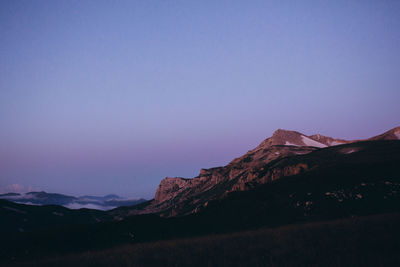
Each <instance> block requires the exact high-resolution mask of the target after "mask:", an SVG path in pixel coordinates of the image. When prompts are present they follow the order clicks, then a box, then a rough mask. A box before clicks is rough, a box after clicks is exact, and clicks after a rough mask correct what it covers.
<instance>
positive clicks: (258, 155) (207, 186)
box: [130, 127, 400, 216]
mask: <svg viewBox="0 0 400 267" xmlns="http://www.w3.org/2000/svg"><path fill="white" fill-rule="evenodd" d="M399 139H400V127H397V128H394V129H392V130H390V131H388V132H386V133H384V134H381V135H378V136H376V137H372V138H370V139H365V140H352V141H348V140H342V139H335V138H332V137H326V136H322V135H319V134H315V135H310V136H307V135H305V134H302V133H299V132H296V131H289V130H283V129H278V130H276V131H275V132H274V133H273V135H272V136H271V137H270V138H267V139H265V140H264V141H263V142H261V143H260V145H258V146H257V147H256V148H254V149H252V150H250V151H248V152H247V153H246V154H244V155H243V156H241V157H239V158H236V159H234V160H232V161H231V162H230V163H229V164H228V165H226V166H223V167H216V168H210V169H202V170H201V171H200V173H199V175H198V176H196V177H194V178H192V179H187V178H182V177H166V178H164V179H163V180H162V181H161V182H160V185H159V186H158V188H157V191H156V194H155V198H154V200H153V201H151V202H149V203H148V205H147V206H146V207H144V208H142V209H139V210H137V209H133V210H131V211H130V215H132V214H142V213H160V214H161V215H163V216H175V215H183V214H187V213H193V212H196V211H197V210H198V208H201V207H204V206H207V204H208V202H209V201H210V200H214V199H218V198H221V197H224V195H226V194H228V193H229V192H232V191H244V190H248V189H251V188H254V187H255V186H257V185H260V184H265V183H268V182H271V181H274V180H276V179H279V178H281V177H284V176H292V175H296V174H299V173H301V172H305V171H308V170H309V169H310V166H308V165H307V164H304V163H302V162H296V164H286V165H279V164H274V163H276V162H279V160H281V159H284V158H289V157H298V156H301V155H306V154H309V153H311V152H313V151H316V150H320V149H327V148H329V147H333V146H340V145H345V144H352V143H354V144H355V143H357V142H362V141H369V140H371V141H375V140H399ZM359 149H360V148H359V146H357V145H354V147H349V146H347V147H345V148H343V149H341V150H340V153H342V154H347V153H354V152H357V151H358V150H359Z"/></svg>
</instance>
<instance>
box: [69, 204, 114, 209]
mask: <svg viewBox="0 0 400 267" xmlns="http://www.w3.org/2000/svg"><path fill="white" fill-rule="evenodd" d="M63 206H64V207H66V208H69V209H73V210H75V209H83V208H86V209H95V210H111V209H114V208H116V207H113V206H101V205H96V204H92V203H90V204H79V203H75V202H74V203H71V204H68V205H63Z"/></svg>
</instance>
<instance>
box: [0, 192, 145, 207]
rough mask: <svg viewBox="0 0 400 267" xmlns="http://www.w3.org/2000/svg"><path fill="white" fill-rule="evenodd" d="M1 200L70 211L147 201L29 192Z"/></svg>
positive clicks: (115, 196) (117, 197)
mask: <svg viewBox="0 0 400 267" xmlns="http://www.w3.org/2000/svg"><path fill="white" fill-rule="evenodd" d="M0 199H6V200H9V201H13V202H16V203H20V204H30V205H61V206H64V207H66V208H70V209H80V208H89V209H98V210H110V209H113V208H116V207H121V206H132V205H136V204H139V203H142V202H145V201H146V200H145V199H123V198H121V197H119V196H117V195H114V194H110V195H106V196H82V197H73V196H68V195H63V194H56V193H47V192H44V191H41V192H29V193H26V194H17V193H7V194H2V195H0Z"/></svg>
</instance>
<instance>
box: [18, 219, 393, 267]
mask: <svg viewBox="0 0 400 267" xmlns="http://www.w3.org/2000/svg"><path fill="white" fill-rule="evenodd" d="M399 226H400V214H399V213H394V214H385V215H375V216H368V217H358V218H349V219H342V220H335V221H330V222H316V223H307V224H300V225H289V226H283V227H279V228H274V229H259V230H254V231H246V232H240V233H233V234H224V235H210V236H204V237H197V238H190V239H177V240H169V241H159V242H152V243H142V244H134V245H126V246H121V247H117V248H112V249H108V250H103V251H93V252H86V253H82V254H74V255H64V256H58V257H56V258H50V259H42V260H36V261H35V262H28V263H19V264H16V265H18V266H58V267H62V266H400V265H399V264H400V229H399Z"/></svg>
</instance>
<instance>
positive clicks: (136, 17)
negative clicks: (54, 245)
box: [0, 0, 400, 198]
mask: <svg viewBox="0 0 400 267" xmlns="http://www.w3.org/2000/svg"><path fill="white" fill-rule="evenodd" d="M399 85H400V1H232V0H230V1H97V0H96V1H95V0H93V1H53V0H51V1H40V0H38V1H16V0H11V1H5V0H2V1H1V2H0V189H1V190H2V191H7V190H9V189H10V188H11V187H14V188H17V189H18V188H19V189H18V190H20V189H21V188H22V190H28V188H29V187H31V188H29V189H32V188H33V189H36V190H46V191H50V192H59V193H66V194H72V195H82V194H95V195H102V194H109V193H116V194H120V195H122V196H126V197H145V198H152V197H153V195H154V193H155V190H156V188H157V185H158V184H159V182H160V180H161V179H162V178H164V177H165V176H182V177H193V176H196V175H197V174H198V173H199V170H200V168H210V167H215V166H220V165H225V164H227V163H228V162H229V161H230V160H232V159H233V158H235V157H238V156H240V155H241V154H243V153H245V152H246V151H247V150H249V149H251V148H253V147H255V146H256V145H258V144H259V143H260V142H261V141H262V140H264V139H265V138H267V137H269V136H270V135H271V134H272V133H273V131H274V130H276V129H277V128H284V129H292V130H297V131H300V132H303V133H305V134H314V133H321V134H324V135H328V136H334V137H337V138H345V139H356V138H357V139H358V138H367V137H371V136H374V135H377V134H380V133H382V132H384V131H386V130H389V129H391V128H393V127H395V126H399V125H400V105H399V100H400V87H399ZM12 185H13V186H12Z"/></svg>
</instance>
